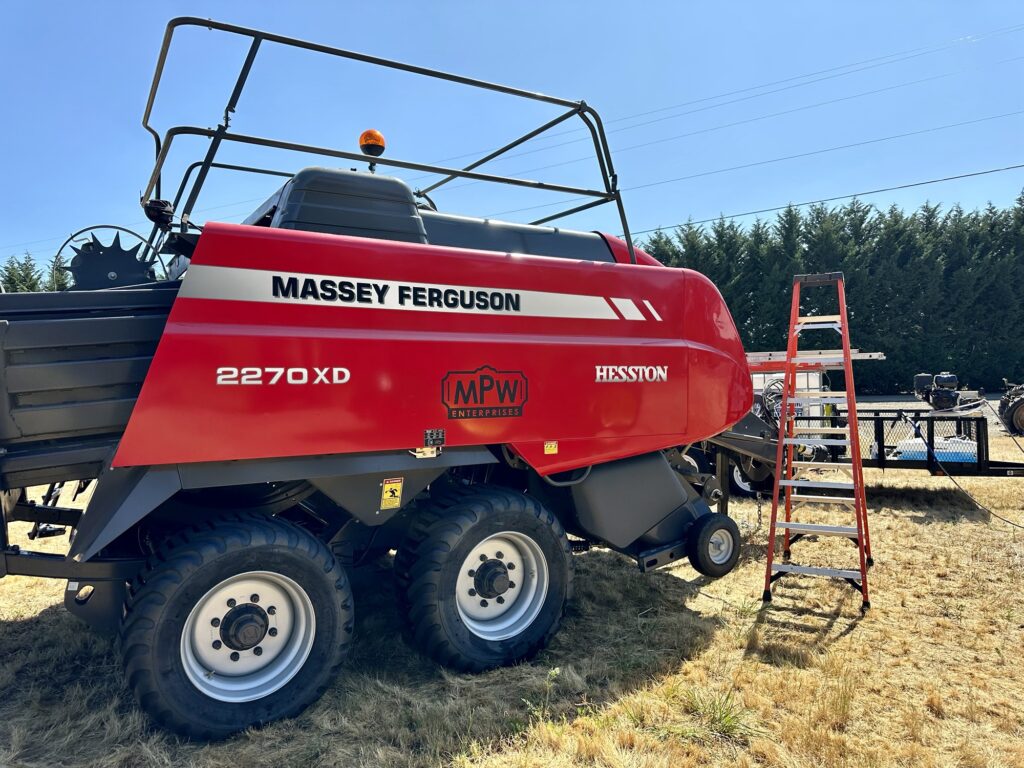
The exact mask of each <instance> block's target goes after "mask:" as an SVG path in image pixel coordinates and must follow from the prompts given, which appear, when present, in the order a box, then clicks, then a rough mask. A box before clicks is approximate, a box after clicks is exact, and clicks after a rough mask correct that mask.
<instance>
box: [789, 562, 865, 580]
mask: <svg viewBox="0 0 1024 768" xmlns="http://www.w3.org/2000/svg"><path fill="white" fill-rule="evenodd" d="M772 572H773V573H799V574H802V575H804V576H826V577H828V578H830V579H859V578H860V576H861V574H860V571H850V570H846V569H844V568H818V567H816V566H812V565H789V564H788V563H780V564H775V563H773V564H772Z"/></svg>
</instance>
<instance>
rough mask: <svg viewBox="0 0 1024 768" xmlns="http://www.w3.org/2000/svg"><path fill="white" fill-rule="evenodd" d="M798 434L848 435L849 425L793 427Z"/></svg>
mask: <svg viewBox="0 0 1024 768" xmlns="http://www.w3.org/2000/svg"><path fill="white" fill-rule="evenodd" d="M793 432H795V433H796V434H798V435H815V434H817V435H848V434H849V433H850V429H849V427H794V428H793Z"/></svg>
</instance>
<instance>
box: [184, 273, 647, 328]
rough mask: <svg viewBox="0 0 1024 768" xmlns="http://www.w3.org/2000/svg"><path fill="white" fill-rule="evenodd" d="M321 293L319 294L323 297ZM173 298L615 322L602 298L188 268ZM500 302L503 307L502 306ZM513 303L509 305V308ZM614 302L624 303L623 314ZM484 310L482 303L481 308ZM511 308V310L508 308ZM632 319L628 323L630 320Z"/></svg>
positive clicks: (631, 308) (630, 305) (634, 310)
mask: <svg viewBox="0 0 1024 768" xmlns="http://www.w3.org/2000/svg"><path fill="white" fill-rule="evenodd" d="M275 277H276V278H278V279H279V282H280V281H290V280H292V279H295V280H296V281H297V282H298V286H299V287H300V290H301V288H302V286H312V290H313V291H315V295H310V296H307V297H306V298H303V297H302V295H301V294H297V295H281V294H282V292H281V291H278V294H279V295H275V294H274V278H275ZM325 282H326V283H329V284H333V286H334V288H337V287H338V286H339V285H340V284H342V283H349V284H351V286H349V287H350V288H351V287H352V286H356V287H358V286H359V285H360V284H362V285H364V286H368V287H367V288H366V291H367V293H366V296H367V297H368V300H367V301H365V302H359V301H352V300H347V301H346V300H344V299H339V298H335V297H328V296H327V295H321V294H320V291H321V290H323V288H322V287H321V284H322V283H325ZM432 290H433V291H434V292H435V293H434V294H433V295H434V296H435V297H436V296H438V294H437V293H436V292H437V291H441V295H444V294H445V292H447V295H448V297H449V298H453V297H454V296H455V294H453V293H452V292H453V290H454V292H456V293H457V294H459V295H460V296H462V297H463V298H465V296H468V295H469V292H473V293H474V295H475V293H476V292H481V295H482V296H483V297H484V298H485V299H486V297H494V298H495V301H497V303H498V305H499V306H498V307H497V308H496V307H494V306H493V304H492V306H484V307H479V302H469V303H471V304H473V305H472V306H468V307H467V306H462V305H461V303H459V305H457V306H444V305H442V306H437V305H436V303H435V304H434V305H433V306H430V305H427V304H426V300H427V298H428V297H429V296H430V295H431V294H430V291H432ZM326 293H327V292H326V291H324V294H326ZM178 295H179V296H181V297H184V298H188V299H224V300H229V301H265V302H272V303H281V304H307V305H309V304H311V305H321V306H339V307H351V308H361V309H375V308H376V309H393V310H416V311H420V312H448V313H460V314H477V315H514V316H520V317H562V318H581V319H588V320H617V319H618V318H617V317H616V315H615V312H614V311H613V310H612V308H611V307H610V306H609V305H608V302H607V301H605V298H604V297H603V296H590V295H583V294H576V293H551V292H547V291H527V290H519V289H507V288H482V287H474V286H467V285H444V284H440V283H412V282H403V281H398V280H381V279H377V278H370V277H339V276H337V275H315V274H305V273H300V272H278V271H274V270H263V269H247V268H243V267H220V266H210V265H202V264H193V265H191V266H190V267H189V269H188V271H187V272H186V273H185V276H184V279H183V281H182V285H181V289H180V290H179V291H178ZM503 300H504V302H503ZM613 301H615V302H616V304H617V305H618V306H619V308H620V310H622V311H623V314H624V315H625V316H626V317H627V319H638V320H643V319H644V317H643V315H641V314H640V312H639V310H638V309H637V308H636V306H635V305H634V304H633V302H631V301H629V300H628V299H613ZM513 302H515V304H513ZM619 302H625V303H626V304H627V305H628V308H627V309H623V307H622V305H621V304H619ZM484 303H485V304H486V300H485V302H484ZM512 307H517V308H512ZM633 314H635V315H637V317H635V318H632V317H631V315H633Z"/></svg>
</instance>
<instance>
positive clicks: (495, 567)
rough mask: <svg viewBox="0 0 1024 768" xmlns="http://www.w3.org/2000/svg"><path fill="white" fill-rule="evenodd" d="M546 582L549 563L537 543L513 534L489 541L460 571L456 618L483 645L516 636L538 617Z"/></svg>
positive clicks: (520, 534)
mask: <svg viewBox="0 0 1024 768" xmlns="http://www.w3.org/2000/svg"><path fill="white" fill-rule="evenodd" d="M487 577H493V579H488V578H487ZM549 581H550V576H549V571H548V562H547V559H546V558H545V557H544V552H543V551H542V550H541V548H540V545H539V544H537V542H536V541H534V540H533V539H531V538H530V537H529V536H527V535H525V534H522V533H518V532H516V531H503V532H501V533H496V534H494V535H493V536H488V537H487V538H486V539H484V540H483V541H481V542H480V543H479V544H477V545H476V546H475V547H473V550H472V551H471V552H470V553H469V555H468V556H467V557H466V558H465V560H463V561H462V565H461V566H460V568H459V575H458V578H457V579H456V582H455V590H456V599H455V603H456V606H457V607H458V610H459V617H460V618H461V619H462V622H463V624H465V625H466V628H467V629H469V631H470V632H472V633H473V634H474V635H476V636H477V637H479V638H481V639H483V640H491V641H496V640H507V639H509V638H511V637H515V636H516V635H519V634H521V633H522V632H523V631H524V630H526V628H527V627H529V626H530V625H531V624H532V623H533V622H534V620H536V618H537V616H538V615H539V614H540V612H541V609H542V608H543V607H544V600H545V599H546V598H547V594H548V584H549ZM506 582H507V586H506Z"/></svg>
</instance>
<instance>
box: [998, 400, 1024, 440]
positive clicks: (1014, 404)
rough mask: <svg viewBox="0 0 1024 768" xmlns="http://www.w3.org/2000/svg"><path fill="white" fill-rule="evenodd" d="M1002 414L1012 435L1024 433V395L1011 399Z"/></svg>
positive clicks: (1004, 422)
mask: <svg viewBox="0 0 1024 768" xmlns="http://www.w3.org/2000/svg"><path fill="white" fill-rule="evenodd" d="M1001 415H1002V417H1003V424H1004V425H1005V426H1006V429H1007V431H1009V433H1010V434H1011V435H1024V395H1019V396H1017V397H1016V398H1014V399H1012V400H1010V402H1008V403H1007V404H1006V409H1005V410H1004V411H1003V412H1002V414H1001Z"/></svg>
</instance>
